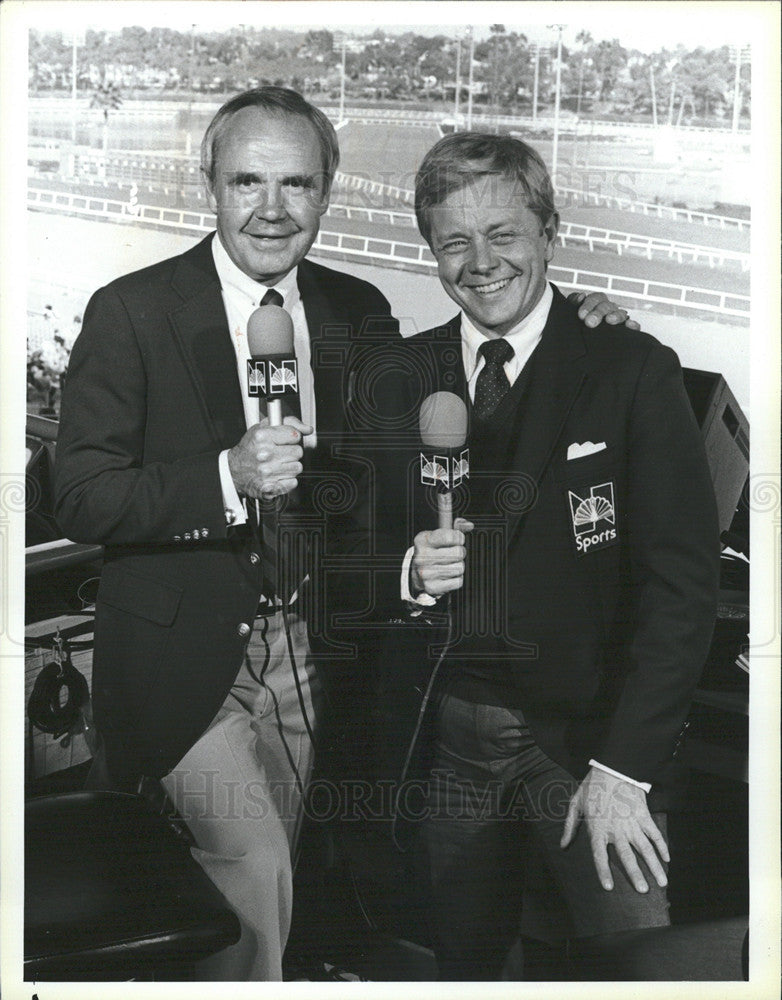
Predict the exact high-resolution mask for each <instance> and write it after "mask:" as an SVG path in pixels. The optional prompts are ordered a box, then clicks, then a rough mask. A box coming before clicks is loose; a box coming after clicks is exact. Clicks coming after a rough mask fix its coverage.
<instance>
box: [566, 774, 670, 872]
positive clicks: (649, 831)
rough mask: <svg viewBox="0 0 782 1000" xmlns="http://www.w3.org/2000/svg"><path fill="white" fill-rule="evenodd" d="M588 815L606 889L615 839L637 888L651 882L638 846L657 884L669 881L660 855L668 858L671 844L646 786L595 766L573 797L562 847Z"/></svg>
mask: <svg viewBox="0 0 782 1000" xmlns="http://www.w3.org/2000/svg"><path fill="white" fill-rule="evenodd" d="M582 818H583V819H584V822H585V823H586V828H587V831H588V833H589V840H590V843H591V845H592V857H593V858H594V862H595V868H596V869H597V874H598V878H599V879H600V882H601V884H602V886H603V888H604V889H613V887H614V880H613V878H612V877H611V869H610V867H609V864H608V845H609V844H613V845H614V848H615V849H616V853H617V855H618V857H619V861H620V862H621V864H622V867H623V868H624V870H625V871H626V872H627V876H628V878H629V879H630V881H631V882H632V884H633V887H634V888H635V889H636V891H637V892H647V891H648V889H649V886H648V884H647V881H646V879H645V878H644V875H643V873H642V871H641V869H640V867H639V865H638V860H637V858H636V852H637V853H638V854H639V855H640V856H641V857H642V858H643V859H644V861H645V862H646V864H647V866H648V868H649V871H650V872H651V873H652V875H653V876H654V878H655V880H656V882H657V884H658V885H659V886H665V885H667V884H668V879H667V878H666V876H665V871H664V870H663V866H662V864H661V863H660V858H662V860H663V861H665V862H668V861H669V860H670V857H669V855H668V846H667V844H666V843H665V838H664V837H663V835H662V834H661V833H660V831H659V830H658V829H657V826H656V824H655V822H654V820H653V819H652V817H651V815H650V813H649V809H648V807H647V805H646V793H645V792H644V790H643V789H642V788H638V786H637V785H633V784H632V783H631V782H629V781H624V780H623V779H622V778H617V777H614V775H613V774H609V773H608V772H607V771H602V770H600V768H596V767H592V768H590V769H589V773H588V774H587V776H586V777H585V778H584V780H583V781H582V782H581V784H580V785H579V786H578V790H577V791H576V793H575V795H574V796H573V798H572V799H571V800H570V806H569V808H568V813H567V818H566V819H565V829H564V832H563V834H562V840H561V841H560V847H567V846H568V844H569V843H570V842H571V841H572V840H573V837H574V836H575V832H576V829H577V827H578V824H579V822H580V820H581V819H582Z"/></svg>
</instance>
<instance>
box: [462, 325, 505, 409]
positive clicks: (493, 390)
mask: <svg viewBox="0 0 782 1000" xmlns="http://www.w3.org/2000/svg"><path fill="white" fill-rule="evenodd" d="M478 353H479V354H480V355H481V357H482V358H483V360H484V362H485V364H484V366H483V368H482V369H481V372H480V374H479V375H478V379H477V381H476V383H475V399H474V401H473V405H472V412H473V416H474V417H475V419H476V420H488V419H489V417H490V416H491V415H492V413H494V411H495V410H496V409H497V406H498V405H499V403H500V400H501V399H502V397H503V396H504V395H505V393H506V392H507V391H508V389H510V382H509V381H508V376H507V375H506V374H505V368H504V367H503V366H504V365H505V364H506V362H508V361H510V359H511V358H512V357H513V348H512V347H511V346H510V344H509V343H508V341H507V340H505V338H504V337H497V338H496V339H494V340H486V341H484V343H482V344H481V346H480V347H479V348H478Z"/></svg>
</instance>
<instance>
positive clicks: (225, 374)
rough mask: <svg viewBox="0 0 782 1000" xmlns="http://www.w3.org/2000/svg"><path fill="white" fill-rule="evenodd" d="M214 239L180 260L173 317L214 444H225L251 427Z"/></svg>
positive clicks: (203, 243)
mask: <svg viewBox="0 0 782 1000" xmlns="http://www.w3.org/2000/svg"><path fill="white" fill-rule="evenodd" d="M211 239H212V237H208V238H207V239H205V240H202V242H201V243H199V244H198V245H197V246H195V247H194V248H193V249H192V250H190V251H188V252H187V253H186V254H184V255H183V256H182V258H181V260H180V261H179V264H178V266H177V269H176V271H175V273H174V277H173V279H172V287H173V288H174V290H175V291H176V292H177V293H178V294H179V296H180V297H181V298H182V299H183V300H184V301H183V302H182V304H181V305H179V306H177V307H175V308H174V309H172V310H171V313H170V314H169V318H170V320H171V325H172V328H173V331H174V335H175V337H176V339H177V340H178V342H179V345H180V349H181V351H182V356H183V358H184V360H185V364H186V365H187V366H188V368H189V370H190V374H191V377H192V379H193V382H194V384H195V386H196V389H197V391H198V394H199V396H200V399H201V403H202V406H203V410H204V414H205V416H206V418H207V423H208V424H209V426H210V428H211V431H212V434H213V435H214V439H215V444H216V446H217V447H220V448H226V447H230V446H231V445H234V444H235V443H236V442H237V441H238V440H239V439H240V438H241V436H242V435H243V434H244V432H245V430H246V429H247V427H246V422H245V416H244V406H243V403H242V392H241V387H240V385H239V379H238V377H237V372H236V353H235V351H234V348H233V344H232V343H231V335H230V332H229V330H228V323H227V320H226V316H225V307H224V305H223V297H222V292H221V290H220V282H219V280H218V277H217V271H216V269H215V266H214V260H213V258H212V247H211Z"/></svg>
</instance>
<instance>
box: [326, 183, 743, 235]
mask: <svg viewBox="0 0 782 1000" xmlns="http://www.w3.org/2000/svg"><path fill="white" fill-rule="evenodd" d="M335 180H337V181H338V182H339V183H341V184H344V185H345V186H346V187H352V188H357V189H359V190H362V191H369V192H370V193H372V194H384V195H390V196H391V197H394V198H398V199H399V201H401V202H403V203H405V204H409V205H412V204H413V203H414V200H415V192H414V191H411V190H410V189H409V188H397V187H392V186H389V185H388V184H380V183H379V182H378V181H370V180H369V179H368V178H366V177H358V176H356V175H355V174H343V173H340V172H338V173H337V175H336V178H335ZM557 196H558V198H560V199H561V198H562V196H565V197H566V198H567V199H568V200H567V204H569V205H573V204H576V205H577V204H578V203H579V202H586V203H587V204H590V203H591V204H594V205H605V206H606V208H619V209H622V210H623V211H626V212H638V213H640V214H641V215H651V216H656V217H657V218H660V219H676V220H678V221H680V222H700V223H704V224H705V225H707V226H719V228H720V229H739V230H744V229H747V230H748V229H751V223H750V221H749V220H748V219H734V218H731V217H729V216H724V215H712V214H710V213H708V212H693V211H690V209H688V208H674V207H673V206H671V205H657V204H653V203H651V202H646V201H630V200H629V199H626V198H617V197H615V196H614V195H608V194H599V193H595V192H593V191H583V190H579V188H571V187H560V188H557ZM570 199H572V201H571V200H570Z"/></svg>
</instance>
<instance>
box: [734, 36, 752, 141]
mask: <svg viewBox="0 0 782 1000" xmlns="http://www.w3.org/2000/svg"><path fill="white" fill-rule="evenodd" d="M744 53H746V54H747V55H748V54H749V46H748V45H747V46H741V45H737V46H736V48H735V53H732V54H735V56H736V76H735V78H734V81H733V129H732V131H733V132H738V130H739V117H740V115H741V57H742V55H743V54H744Z"/></svg>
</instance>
